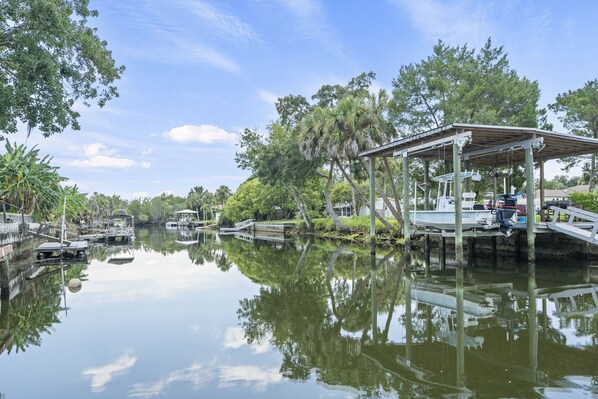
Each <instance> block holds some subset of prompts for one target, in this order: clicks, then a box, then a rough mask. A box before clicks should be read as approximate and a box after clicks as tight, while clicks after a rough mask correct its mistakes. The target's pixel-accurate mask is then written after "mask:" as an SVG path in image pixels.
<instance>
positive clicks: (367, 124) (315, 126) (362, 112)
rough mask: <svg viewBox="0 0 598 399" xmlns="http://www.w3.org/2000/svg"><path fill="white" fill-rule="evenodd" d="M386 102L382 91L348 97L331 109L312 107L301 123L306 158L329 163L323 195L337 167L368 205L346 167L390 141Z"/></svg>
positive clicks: (373, 206)
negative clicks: (385, 117) (320, 159)
mask: <svg viewBox="0 0 598 399" xmlns="http://www.w3.org/2000/svg"><path fill="white" fill-rule="evenodd" d="M386 103H387V97H386V93H385V92H384V91H381V92H380V93H379V94H378V95H377V96H376V95H370V94H369V93H368V94H366V95H365V96H363V97H354V96H347V97H345V98H342V99H340V100H339V101H338V102H337V104H336V105H335V106H334V108H331V109H322V108H319V107H317V108H315V109H314V111H313V112H312V113H311V114H310V115H309V116H308V117H307V118H306V119H305V120H304V123H303V129H302V136H301V147H302V151H303V152H304V154H305V155H306V156H307V157H313V156H321V157H323V158H325V159H327V160H328V161H329V164H330V169H329V173H328V179H329V181H328V183H327V187H326V192H325V196H328V195H329V189H330V186H331V185H332V183H331V179H332V177H333V168H334V166H335V165H336V166H338V168H339V170H340V172H341V173H342V174H343V176H344V177H345V179H346V180H347V182H349V184H350V185H351V187H352V189H353V190H354V192H356V193H358V194H359V196H360V197H361V199H362V200H363V202H364V203H366V204H368V203H369V201H368V199H367V198H366V197H365V195H364V194H363V193H362V192H361V190H359V188H358V187H357V185H356V184H355V182H354V181H353V180H354V179H353V178H352V177H351V176H350V175H349V173H347V171H346V170H345V165H351V164H354V163H355V162H359V159H360V158H359V153H361V152H362V151H364V150H367V149H369V148H372V147H374V146H376V145H380V144H383V143H384V142H385V141H387V140H388V139H389V137H390V135H389V133H392V132H393V130H392V129H390V125H389V124H388V123H385V121H384V109H385V106H386ZM344 164H345V165H344ZM364 166H365V165H364ZM366 170H367V168H366ZM379 191H380V194H381V195H382V196H383V198H385V199H386V201H385V202H387V205H390V206H389V208H391V210H393V214H394V216H395V217H396V218H397V220H399V222H401V220H402V219H401V217H400V214H399V213H398V212H396V208H395V207H394V206H392V204H390V201H388V198H387V197H386V194H385V193H383V192H382V190H381V189H380V190H379ZM326 202H327V209H328V213H329V214H330V216H331V217H332V219H333V220H334V222H335V223H336V224H337V226H339V228H341V229H342V227H341V226H340V225H339V224H338V223H337V220H335V216H336V215H335V216H333V214H332V213H331V210H332V209H331V208H332V205H331V204H330V201H329V198H327V199H326ZM370 209H371V210H372V211H373V212H376V210H375V204H370ZM376 215H377V217H378V218H379V219H380V221H382V223H384V224H385V225H386V226H387V227H388V228H389V229H392V230H395V227H394V226H392V225H391V224H390V223H388V221H386V219H384V217H382V216H381V215H378V213H377V212H376ZM336 219H338V218H336Z"/></svg>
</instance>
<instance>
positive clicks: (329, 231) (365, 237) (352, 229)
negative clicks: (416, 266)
mask: <svg viewBox="0 0 598 399" xmlns="http://www.w3.org/2000/svg"><path fill="white" fill-rule="evenodd" d="M341 221H342V222H343V224H344V225H345V226H347V230H346V231H340V230H339V229H338V228H337V227H336V225H335V224H334V222H333V221H332V219H331V218H319V219H313V220H312V222H313V224H314V229H313V230H312V231H308V230H307V226H306V224H305V221H303V220H301V221H298V222H297V233H298V234H299V235H306V236H307V235H309V236H313V237H323V238H333V239H338V240H343V241H348V242H352V243H362V244H369V242H370V217H369V216H358V217H351V218H342V219H341ZM389 222H390V223H391V224H392V225H393V226H398V223H397V221H396V220H390V219H389ZM376 243H377V244H378V245H396V244H403V243H404V239H403V238H402V237H398V236H396V235H395V232H393V231H392V230H390V229H389V228H388V227H386V226H385V225H383V224H382V222H380V221H379V220H376Z"/></svg>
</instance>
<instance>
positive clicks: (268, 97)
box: [257, 90, 280, 105]
mask: <svg viewBox="0 0 598 399" xmlns="http://www.w3.org/2000/svg"><path fill="white" fill-rule="evenodd" d="M257 94H258V95H259V96H260V98H261V99H262V100H264V101H265V102H266V103H268V104H271V105H274V104H275V103H276V101H278V98H279V97H280V96H277V95H276V94H274V93H272V92H271V91H268V90H258V92H257Z"/></svg>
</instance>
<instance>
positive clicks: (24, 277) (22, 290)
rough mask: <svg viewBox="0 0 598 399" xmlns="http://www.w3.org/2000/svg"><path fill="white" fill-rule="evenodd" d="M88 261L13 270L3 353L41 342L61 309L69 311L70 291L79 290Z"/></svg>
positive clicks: (5, 301) (0, 338) (4, 309)
mask: <svg viewBox="0 0 598 399" xmlns="http://www.w3.org/2000/svg"><path fill="white" fill-rule="evenodd" d="M85 267H86V265H85V264H80V263H78V264H70V265H66V266H65V265H53V266H48V265H45V266H42V267H39V266H35V265H33V266H30V267H26V268H24V269H21V270H18V271H17V272H16V274H15V273H11V280H10V285H9V287H8V290H9V292H7V293H4V292H3V293H2V301H1V303H2V305H1V309H0V354H2V353H6V354H11V353H12V352H13V351H14V352H16V353H18V352H24V351H26V350H27V349H28V348H29V347H30V346H40V345H41V343H42V341H43V339H42V337H43V336H44V335H46V334H50V333H51V332H52V330H53V325H54V324H56V323H59V322H60V319H59V313H60V312H64V314H65V315H66V314H67V311H68V308H67V304H66V291H67V290H69V291H70V292H78V290H79V289H80V285H79V284H81V282H82V281H85V280H86V274H85Z"/></svg>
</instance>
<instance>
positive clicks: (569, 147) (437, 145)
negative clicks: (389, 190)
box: [360, 123, 598, 264]
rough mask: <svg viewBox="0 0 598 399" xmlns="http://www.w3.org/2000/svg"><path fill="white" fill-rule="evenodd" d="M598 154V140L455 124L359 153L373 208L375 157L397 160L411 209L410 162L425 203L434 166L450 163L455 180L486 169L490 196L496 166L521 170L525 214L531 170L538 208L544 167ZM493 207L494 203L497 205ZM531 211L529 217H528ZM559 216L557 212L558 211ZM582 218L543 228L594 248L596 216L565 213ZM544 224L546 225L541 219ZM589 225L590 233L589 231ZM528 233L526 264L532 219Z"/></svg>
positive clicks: (456, 191)
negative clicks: (416, 168)
mask: <svg viewBox="0 0 598 399" xmlns="http://www.w3.org/2000/svg"><path fill="white" fill-rule="evenodd" d="M592 153H598V140H597V139H592V138H587V137H581V136H575V135H572V134H563V133H556V132H551V131H546V130H541V129H535V128H522V127H509V126H489V125H476V124H463V123H453V124H450V125H446V126H442V127H439V128H436V129H432V130H428V131H426V132H423V133H419V134H414V135H411V136H408V137H405V138H402V139H399V140H396V141H393V142H391V143H388V144H385V145H382V146H379V147H377V148H372V149H370V150H368V151H364V152H362V153H361V154H360V156H361V157H363V158H364V159H366V160H369V175H370V201H371V202H372V203H375V176H374V170H375V169H374V160H375V158H379V157H395V158H401V159H402V162H403V168H402V169H403V170H402V172H403V201H402V202H403V203H404V204H409V203H410V202H411V201H410V198H409V197H410V190H409V188H410V187H411V185H412V182H410V169H409V158H418V159H419V160H420V161H421V162H422V163H423V165H424V187H426V194H425V198H426V200H425V203H428V202H429V201H428V200H429V191H430V188H429V182H430V177H429V169H430V168H429V167H430V162H432V161H442V162H446V163H447V164H452V170H453V173H454V174H455V176H460V175H461V171H462V164H465V166H466V167H467V168H475V167H476V166H477V167H479V166H482V165H484V166H486V167H487V166H489V167H491V168H493V170H494V173H492V175H493V176H494V182H493V186H494V194H495V195H496V193H497V185H498V182H497V181H496V176H497V173H496V169H497V168H498V167H509V166H524V167H525V178H526V183H525V186H526V192H525V195H526V205H527V209H529V210H533V209H534V202H535V190H534V187H535V181H534V170H535V167H536V166H535V165H537V167H538V168H539V175H540V181H539V183H540V184H539V189H540V190H539V191H540V203H541V204H543V203H544V202H545V198H544V163H545V162H546V161H548V160H552V159H560V158H564V157H570V156H578V155H586V154H592ZM462 183H463V182H462V181H461V179H458V178H456V179H454V185H453V195H454V202H455V205H454V209H455V211H454V233H452V235H453V236H454V238H455V251H456V262H457V264H461V263H462V262H463V252H462V251H463V227H462V218H463V215H462V212H463V208H462V202H463V198H462V194H463V187H462ZM494 202H495V203H496V198H495V201H494ZM531 214H532V212H530V215H531ZM556 214H557V215H558V212H556ZM374 217H375V216H374V215H370V237H371V240H372V242H373V240H374V237H375V219H374ZM575 218H581V219H584V220H585V221H587V223H585V226H586V228H585V229H584V228H579V227H576V226H572V225H571V223H568V225H567V223H556V222H554V220H553V223H549V224H546V223H545V225H547V226H549V227H550V228H551V229H552V230H554V231H559V232H561V233H564V234H568V235H571V236H574V237H576V238H580V239H583V240H585V241H588V242H591V243H594V244H598V240H597V239H596V232H597V230H598V215H596V214H590V213H589V212H583V211H580V212H575V211H573V210H572V211H570V212H569V220H570V221H572V220H574V219H575ZM403 219H404V222H405V223H404V231H403V233H404V236H405V238H406V240H409V238H410V237H411V233H412V231H411V226H410V212H409V209H408V207H405V209H403ZM542 222H544V220H542ZM587 226H589V229H588V228H587ZM523 228H524V229H525V230H526V233H527V244H528V259H529V260H530V261H535V235H536V228H537V222H536V220H535V218H534V217H528V218H527V219H526V222H525V224H524V226H523Z"/></svg>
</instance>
